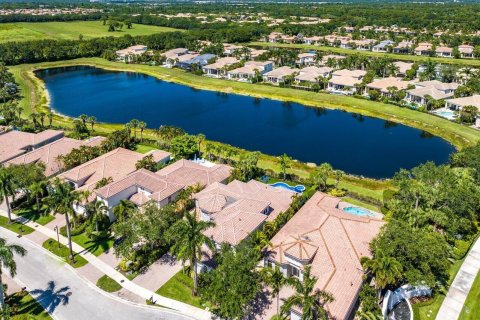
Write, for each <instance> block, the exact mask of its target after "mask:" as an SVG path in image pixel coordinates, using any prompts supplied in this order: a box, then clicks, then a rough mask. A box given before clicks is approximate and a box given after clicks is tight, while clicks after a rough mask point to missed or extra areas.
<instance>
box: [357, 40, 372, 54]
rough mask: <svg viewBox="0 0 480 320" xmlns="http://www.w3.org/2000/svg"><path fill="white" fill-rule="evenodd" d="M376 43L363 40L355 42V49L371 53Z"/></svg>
mask: <svg viewBox="0 0 480 320" xmlns="http://www.w3.org/2000/svg"><path fill="white" fill-rule="evenodd" d="M375 42H376V41H375V40H373V39H361V40H353V43H354V44H355V49H357V50H360V51H370V50H372V48H373V44H374V43H375Z"/></svg>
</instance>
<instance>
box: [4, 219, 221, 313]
mask: <svg viewBox="0 0 480 320" xmlns="http://www.w3.org/2000/svg"><path fill="white" fill-rule="evenodd" d="M0 215H2V216H5V217H6V216H7V213H6V212H5V211H3V210H0ZM12 219H15V220H17V222H20V223H22V224H24V225H26V226H29V227H30V228H32V229H34V230H35V231H36V232H39V233H41V234H43V235H45V236H47V237H49V238H52V239H55V240H56V239H57V233H56V232H55V231H53V230H51V229H49V228H47V227H45V226H42V225H39V224H37V223H34V222H32V221H29V220H27V219H25V218H22V217H18V216H16V215H15V214H13V213H12ZM28 238H29V240H31V241H34V242H36V241H35V240H34V239H37V238H38V239H42V238H43V237H28ZM60 243H61V244H63V245H66V246H67V245H68V239H67V238H66V237H64V236H62V235H60ZM39 244H40V246H41V245H42V243H39ZM72 248H73V251H75V252H77V253H78V254H80V255H81V256H82V257H84V258H85V259H86V260H87V261H88V263H90V264H91V265H92V266H94V267H95V268H97V269H98V270H100V271H101V272H103V273H104V274H106V275H107V276H109V277H110V278H112V279H113V280H115V281H116V282H118V283H119V284H120V285H121V286H122V287H123V288H125V289H126V290H128V291H130V292H132V293H134V294H136V295H138V296H139V297H141V298H143V299H145V300H148V299H153V301H155V303H156V304H159V305H161V306H164V307H167V308H171V309H174V310H177V311H180V312H182V313H185V314H187V315H189V316H192V317H195V318H196V319H199V320H207V319H211V318H212V315H211V314H210V312H208V311H206V310H202V309H200V308H196V307H194V306H191V305H188V304H186V303H183V302H180V301H177V300H173V299H169V298H166V297H163V296H160V295H158V294H156V293H154V292H152V291H150V290H148V289H145V288H143V287H141V286H139V285H137V284H135V283H133V282H132V281H130V280H128V279H127V278H126V277H125V276H124V275H123V274H121V273H120V272H118V271H117V270H115V269H114V268H112V267H111V266H109V265H108V264H106V263H105V262H103V261H102V260H100V259H99V258H97V257H96V256H94V255H93V254H91V253H90V252H88V251H87V250H85V248H83V247H81V246H79V245H78V244H76V243H75V242H72Z"/></svg>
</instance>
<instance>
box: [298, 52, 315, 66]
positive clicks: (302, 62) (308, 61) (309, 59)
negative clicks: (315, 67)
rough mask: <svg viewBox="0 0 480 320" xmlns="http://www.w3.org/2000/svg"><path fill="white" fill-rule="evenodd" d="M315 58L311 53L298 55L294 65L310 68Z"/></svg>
mask: <svg viewBox="0 0 480 320" xmlns="http://www.w3.org/2000/svg"><path fill="white" fill-rule="evenodd" d="M316 57H317V55H316V54H315V53H312V52H304V53H300V54H299V55H298V57H297V60H296V61H295V63H296V64H297V66H311V65H312V64H314V63H315V58H316Z"/></svg>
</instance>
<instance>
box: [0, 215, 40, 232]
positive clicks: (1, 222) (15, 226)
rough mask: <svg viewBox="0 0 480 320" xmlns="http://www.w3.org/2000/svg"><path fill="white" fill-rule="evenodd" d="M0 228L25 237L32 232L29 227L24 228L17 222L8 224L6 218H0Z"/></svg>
mask: <svg viewBox="0 0 480 320" xmlns="http://www.w3.org/2000/svg"><path fill="white" fill-rule="evenodd" d="M0 227H3V228H5V229H8V230H10V231H13V232H15V233H18V234H20V235H27V234H30V233H32V232H33V231H35V230H33V229H32V228H30V227H29V226H25V225H23V224H21V223H19V222H16V221H13V222H12V223H8V218H6V217H3V216H0Z"/></svg>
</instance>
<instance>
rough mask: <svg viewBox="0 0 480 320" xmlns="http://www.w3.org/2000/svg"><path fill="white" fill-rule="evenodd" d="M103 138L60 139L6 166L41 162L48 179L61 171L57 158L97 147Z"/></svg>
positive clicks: (11, 161) (9, 162) (15, 159)
mask: <svg viewBox="0 0 480 320" xmlns="http://www.w3.org/2000/svg"><path fill="white" fill-rule="evenodd" d="M103 140H105V138H103V137H93V138H90V139H88V140H83V141H82V140H75V139H71V138H61V139H59V140H56V141H54V142H52V143H49V144H47V145H44V146H43V147H40V148H37V149H35V150H33V151H30V152H28V153H26V154H23V155H21V156H19V157H16V158H14V159H12V160H10V161H8V162H6V164H28V163H34V162H42V163H44V164H45V176H46V177H50V176H53V175H55V174H57V173H58V172H60V171H61V169H62V168H61V163H60V162H59V161H58V160H57V159H58V157H59V156H61V155H66V154H68V153H69V152H70V151H72V150H73V149H77V148H79V147H80V146H99V145H100V144H101V143H102V141H103Z"/></svg>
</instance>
